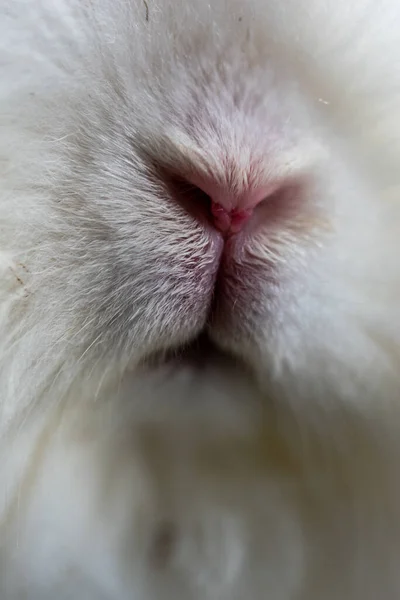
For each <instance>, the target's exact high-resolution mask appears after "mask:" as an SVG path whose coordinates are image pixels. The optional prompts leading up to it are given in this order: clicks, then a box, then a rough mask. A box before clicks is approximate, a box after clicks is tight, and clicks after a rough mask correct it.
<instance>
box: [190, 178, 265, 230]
mask: <svg viewBox="0 0 400 600" xmlns="http://www.w3.org/2000/svg"><path fill="white" fill-rule="evenodd" d="M196 185H197V186H198V187H199V188H200V189H201V190H203V191H204V192H205V193H206V194H207V195H208V196H209V197H210V198H211V216H212V219H213V224H214V226H215V228H216V229H217V230H218V231H220V232H221V233H222V234H223V235H224V236H230V235H233V234H235V233H238V232H239V231H241V229H242V228H243V227H244V225H245V224H246V223H247V222H248V220H249V219H250V217H251V215H252V214H253V211H254V209H255V208H256V206H257V205H258V204H260V203H261V202H262V201H263V200H265V199H266V198H268V196H270V195H271V194H272V193H273V192H274V191H275V190H276V188H275V186H274V187H272V186H269V187H268V186H265V187H264V186H262V187H259V188H257V189H252V188H249V189H247V190H245V191H244V192H243V193H242V194H240V195H238V196H234V195H233V194H231V193H229V191H227V190H224V189H223V188H221V186H219V185H218V184H217V183H215V182H213V181H199V182H196Z"/></svg>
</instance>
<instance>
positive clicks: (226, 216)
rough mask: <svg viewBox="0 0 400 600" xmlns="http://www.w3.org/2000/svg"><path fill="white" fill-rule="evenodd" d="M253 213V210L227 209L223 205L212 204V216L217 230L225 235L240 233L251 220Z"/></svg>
mask: <svg viewBox="0 0 400 600" xmlns="http://www.w3.org/2000/svg"><path fill="white" fill-rule="evenodd" d="M252 212H253V209H252V208H247V209H246V208H243V209H241V208H232V209H230V210H227V209H225V208H224V207H223V206H222V205H221V204H218V203H217V202H214V201H212V202H211V215H212V218H213V223H214V226H215V228H216V229H218V230H219V231H220V232H221V233H224V234H233V233H237V232H238V231H240V230H241V229H242V227H243V225H244V224H245V223H246V222H247V221H248V220H249V218H250V217H251V215H252Z"/></svg>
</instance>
